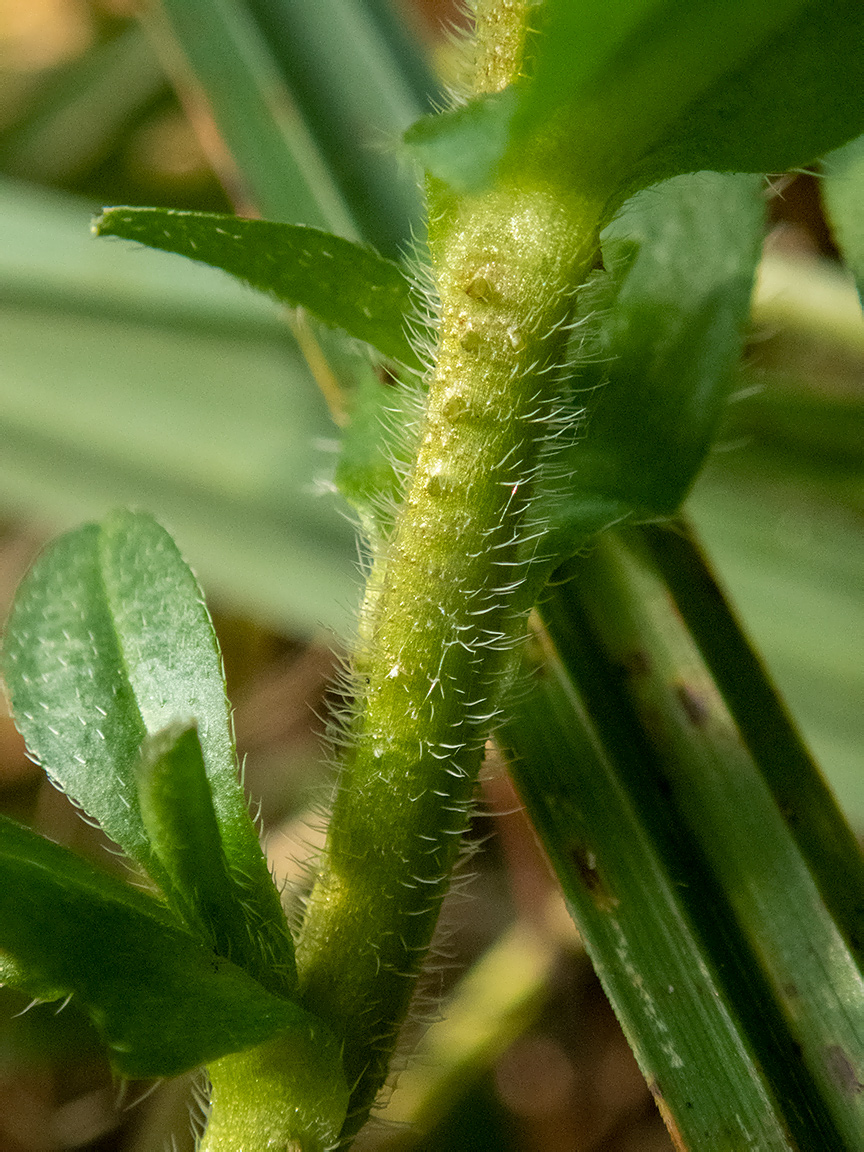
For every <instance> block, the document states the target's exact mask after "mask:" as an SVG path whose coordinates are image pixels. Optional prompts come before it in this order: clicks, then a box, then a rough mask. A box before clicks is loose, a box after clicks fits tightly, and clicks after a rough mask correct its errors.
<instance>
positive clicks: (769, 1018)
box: [500, 588, 838, 1152]
mask: <svg viewBox="0 0 864 1152" xmlns="http://www.w3.org/2000/svg"><path fill="white" fill-rule="evenodd" d="M566 595H567V589H566V588H564V589H560V588H559V589H555V590H553V591H552V593H551V599H550V600H549V601H547V603H546V604H545V605H544V611H546V612H547V613H548V615H549V617H550V619H551V620H552V623H553V624H554V639H553V638H552V636H550V634H549V633H547V632H545V631H543V630H542V629H541V630H539V631H538V633H537V636H536V639H537V640H538V641H539V648H538V649H537V650H536V651H534V652H533V653H532V655H531V661H530V663H531V664H533V665H535V666H536V673H535V675H534V677H533V679H532V683H531V688H530V691H528V692H523V693H520V695H519V699H518V700H517V701H516V704H515V707H514V710H513V717H512V720H511V722H509V723H508V724H507V725H506V727H505V729H504V730H503V733H501V734H500V735H501V736H502V737H503V739H504V741H505V744H506V746H507V748H508V749H509V752H510V756H511V772H512V774H513V777H514V780H515V783H516V786H517V788H518V790H519V793H520V795H521V797H522V799H523V801H524V803H525V806H526V809H527V811H528V814H529V816H530V818H531V821H532V823H533V824H534V827H535V828H536V830H537V833H538V835H539V837H540V839H541V841H542V843H543V844H544V846H545V848H546V850H547V852H548V853H549V856H550V859H551V860H552V863H553V866H554V867H555V870H556V872H557V873H558V877H559V879H560V881H561V883H562V886H563V888H564V894H565V896H566V898H567V902H568V905H569V907H570V910H571V913H572V915H573V917H574V920H575V921H576V925H577V927H578V928H579V931H580V933H581V935H582V937H583V939H584V941H585V945H586V948H587V950H588V952H589V955H590V956H591V959H592V961H593V963H594V966H595V968H596V970H597V973H598V975H599V977H600V979H601V981H602V982H603V986H604V988H605V990H606V993H607V995H608V996H609V999H610V1001H611V1003H612V1005H613V1006H614V1008H615V1012H616V1014H617V1016H618V1018H619V1020H620V1021H621V1024H622V1026H623V1028H624V1031H625V1033H626V1035H627V1038H628V1040H629V1042H630V1044H631V1046H632V1048H633V1050H634V1053H635V1054H636V1058H637V1060H638V1062H639V1065H640V1067H641V1069H642V1072H643V1074H644V1076H645V1078H646V1080H647V1082H648V1085H649V1087H650V1089H651V1091H652V1093H653V1095H654V1097H655V1099H656V1100H657V1103H658V1105H659V1107H660V1109H661V1112H662V1113H663V1117H664V1120H665V1121H666V1123H667V1126H668V1127H669V1130H670V1133H671V1134H672V1137H673V1139H674V1141H675V1143H676V1147H680V1148H682V1149H684V1148H693V1149H694V1150H695V1149H700V1148H702V1147H706V1146H710V1147H711V1149H712V1152H740V1149H741V1148H744V1147H753V1148H759V1149H760V1150H761V1149H765V1150H777V1152H780V1150H785V1152H792V1150H797V1152H803V1149H805V1148H806V1149H810V1148H829V1147H830V1148H835V1147H838V1145H837V1143H836V1132H835V1130H834V1129H833V1126H832V1125H831V1122H830V1120H828V1119H827V1118H826V1117H825V1116H824V1115H823V1114H821V1110H820V1108H819V1101H818V1098H815V1093H814V1092H813V1090H812V1086H811V1085H810V1084H809V1082H808V1078H807V1077H806V1075H803V1076H802V1075H801V1074H800V1068H799V1066H798V1063H797V1061H796V1060H795V1054H794V1046H793V1044H792V1042H791V1039H789V1038H788V1037H784V1032H783V1029H782V1026H781V1024H780V1021H779V1020H778V1019H777V1016H776V1013H775V1012H774V1011H773V1006H772V1005H771V1002H770V999H766V997H765V996H764V994H763V993H764V990H763V989H762V987H761V985H760V981H759V979H758V976H757V978H756V979H755V981H754V980H753V979H752V978H751V975H752V974H751V973H750V972H749V971H748V969H747V965H748V960H749V957H748V956H747V954H746V950H745V949H742V948H741V947H740V941H739V940H738V939H737V938H736V934H735V929H734V925H733V924H731V922H730V919H729V917H728V915H727V914H726V912H725V909H724V902H723V897H722V894H721V893H720V892H719V891H718V890H717V889H716V887H715V886H714V884H713V883H712V881H711V878H710V877H709V876H706V875H705V873H704V869H703V868H702V865H701V862H700V860H699V857H698V853H696V852H695V851H694V849H693V845H692V842H691V840H690V837H689V835H688V834H687V832H686V830H684V829H682V827H681V826H680V822H679V821H677V820H676V819H675V816H674V813H673V812H671V811H670V809H669V805H668V803H667V802H666V799H665V797H664V796H663V794H662V792H661V791H660V790H659V789H658V788H657V787H656V786H655V785H654V783H653V781H652V780H651V773H650V754H647V753H646V749H645V748H644V745H643V742H642V741H641V739H640V735H639V733H638V730H637V729H635V728H634V725H633V721H632V717H631V716H630V715H629V713H628V711H627V709H626V707H623V706H621V705H619V702H618V701H617V700H616V699H615V698H614V695H613V694H612V693H610V692H609V691H607V685H606V684H605V683H604V682H603V678H602V677H600V678H599V683H598V677H597V676H596V675H595V670H594V668H593V667H592V665H591V663H590V660H589V659H587V658H586V657H585V655H584V643H583V637H582V636H581V635H580V633H579V630H578V621H574V619H573V617H572V613H570V612H568V611H567V609H566V607H564V608H561V604H562V600H563V598H564V597H565V596H566ZM565 657H566V660H567V663H566V664H565V662H564V660H565ZM573 660H579V661H580V662H581V663H582V664H583V665H584V667H583V669H582V670H583V672H584V673H585V675H584V676H581V677H576V676H574V669H573V665H572V661H573ZM576 679H582V680H586V679H587V680H588V681H589V682H590V683H593V684H594V685H595V686H596V689H597V695H598V697H599V699H600V700H601V701H602V706H603V708H605V710H606V712H607V715H606V716H605V717H601V724H600V727H599V730H598V729H597V728H596V727H595V724H594V720H593V719H589V717H588V713H587V712H586V711H585V708H584V707H583V704H582V702H581V700H580V698H579V696H578V694H577V690H576V687H575V684H574V680H576ZM594 703H595V701H594V700H592V701H591V704H592V705H594ZM610 734H611V739H608V737H609V735H610ZM601 740H602V742H601ZM814 1098H815V1110H814V1108H813V1107H811V1103H812V1102H813V1101H814Z"/></svg>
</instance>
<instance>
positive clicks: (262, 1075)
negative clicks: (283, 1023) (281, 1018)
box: [199, 1021, 348, 1152]
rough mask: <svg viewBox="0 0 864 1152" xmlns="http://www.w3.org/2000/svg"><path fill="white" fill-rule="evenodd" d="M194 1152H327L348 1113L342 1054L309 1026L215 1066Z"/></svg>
mask: <svg viewBox="0 0 864 1152" xmlns="http://www.w3.org/2000/svg"><path fill="white" fill-rule="evenodd" d="M207 1073H208V1075H209V1077H210V1083H211V1085H212V1091H211V1097H210V1099H211V1108H210V1117H209V1119H208V1121H207V1130H206V1132H205V1134H204V1138H203V1140H202V1142H201V1147H200V1149H199V1152H325V1149H327V1148H332V1147H333V1146H334V1144H335V1143H336V1142H337V1140H338V1137H339V1131H340V1129H341V1127H342V1123H343V1120H344V1118H345V1113H346V1110H347V1107H348V1086H347V1084H346V1083H345V1078H344V1076H343V1075H342V1063H341V1054H340V1050H339V1047H338V1045H337V1044H336V1043H335V1042H334V1040H333V1037H332V1035H330V1034H329V1032H328V1031H327V1029H325V1028H324V1027H323V1026H322V1025H320V1024H317V1023H316V1022H314V1021H309V1023H308V1025H307V1026H306V1027H302V1026H299V1027H298V1028H297V1029H296V1030H292V1032H291V1033H285V1034H283V1035H280V1036H276V1037H275V1038H274V1039H273V1040H270V1041H268V1042H267V1043H266V1044H262V1045H260V1046H259V1047H258V1048H253V1049H251V1050H250V1051H248V1052H236V1053H233V1054H232V1055H230V1056H224V1057H223V1058H222V1059H221V1060H214V1061H213V1063H212V1064H210V1065H209V1066H208V1068H207Z"/></svg>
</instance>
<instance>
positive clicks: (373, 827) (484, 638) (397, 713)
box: [298, 187, 599, 1122]
mask: <svg viewBox="0 0 864 1152" xmlns="http://www.w3.org/2000/svg"><path fill="white" fill-rule="evenodd" d="M437 207H438V211H437V213H436V215H435V217H434V218H433V219H432V220H431V221H430V236H431V246H432V251H433V259H434V263H435V268H436V273H437V282H438V290H439V295H440V299H441V324H440V344H439V351H438V357H437V365H436V369H435V373H434V376H433V379H432V382H431V387H430V393H429V401H428V407H427V411H426V414H425V417H424V421H423V426H422V429H421V434H420V439H419V449H418V455H417V458H416V461H415V464H414V467H413V470H412V473H411V475H410V478H409V481H408V488H407V496H406V499H405V502H404V505H403V507H402V509H401V511H400V514H399V517H398V519H397V523H396V528H395V531H394V534H393V538H392V540H391V542H390V544H389V545H388V552H387V555H386V565H385V566H383V568H382V566H381V565H380V564H379V565H378V567H377V569H376V578H375V580H374V583H373V586H372V587H371V588H370V590H369V595H368V600H367V605H366V607H365V609H364V620H363V640H362V641H361V646H360V649H359V651H358V652H357V653H356V657H355V666H354V670H355V678H356V681H357V686H358V689H359V693H360V697H361V704H362V708H361V711H360V713H359V715H358V717H357V719H356V721H355V723H354V725H353V726H352V729H351V731H350V733H349V734H348V744H349V747H348V751H347V754H346V757H345V763H344V766H343V769H342V777H341V780H340V787H339V793H338V796H337V799H336V802H335V807H334V811H333V815H332V819H331V824H330V829H329V833H328V841H327V847H326V851H325V855H324V859H323V861H322V867H321V872H320V875H319V877H318V879H317V882H316V884H315V887H314V889H313V891H312V894H311V897H310V900H309V905H308V910H307V916H306V921H305V924H304V927H303V932H302V936H301V939H300V943H299V951H298V968H299V972H300V981H301V990H302V993H303V997H304V1003H305V1005H306V1007H307V1008H308V1009H310V1010H311V1011H312V1012H314V1013H315V1014H316V1015H319V1016H321V1017H322V1018H323V1019H324V1020H326V1021H327V1022H328V1023H329V1024H330V1026H331V1027H332V1028H333V1029H334V1031H335V1032H336V1033H337V1035H339V1036H340V1037H341V1038H342V1040H343V1042H344V1060H345V1068H346V1074H347V1077H348V1080H349V1082H351V1083H354V1084H356V1088H355V1093H354V1097H353V1101H352V1108H353V1112H354V1115H355V1122H360V1121H361V1120H362V1118H363V1116H365V1113H366V1112H367V1111H368V1108H369V1106H370V1104H371V1103H372V1101H373V1099H374V1096H375V1094H376V1092H377V1091H378V1089H379V1087H380V1086H381V1083H382V1080H383V1078H384V1076H385V1075H386V1067H387V1062H388V1059H389V1055H390V1052H391V1050H392V1045H393V1042H394V1039H395V1033H396V1031H397V1029H398V1027H399V1024H400V1022H401V1020H402V1018H403V1017H404V1014H405V1011H406V1009H407V1005H408V999H409V997H410V994H411V988H412V984H413V979H414V977H415V975H416V973H417V971H418V968H419V966H420V964H421V962H422V960H423V957H424V955H425V953H426V950H427V948H428V944H429V940H430V937H431V934H432V930H433V928H434V925H435V921H436V918H437V915H438V910H439V906H440V902H441V899H442V897H443V895H444V892H445V890H446V886H447V882H448V877H449V873H450V870H451V868H452V866H453V863H454V861H455V858H456V854H457V851H458V846H459V840H460V837H461V834H462V832H463V831H464V829H465V825H466V815H467V809H468V806H469V804H470V800H471V797H472V793H473V789H474V784H475V780H476V775H477V770H478V768H479V764H480V760H481V755H482V747H483V743H484V739H485V736H486V734H487V732H488V730H489V727H490V725H491V723H492V721H493V718H494V716H495V714H496V711H497V709H498V707H499V704H500V701H501V697H502V693H503V691H504V690H505V688H506V684H507V682H508V679H509V672H510V669H511V666H512V664H513V655H512V654H513V647H514V643H515V641H516V639H517V638H518V636H519V634H520V632H521V630H522V627H523V620H524V616H525V613H526V612H527V609H528V607H530V604H528V603H527V598H526V596H525V595H524V594H523V595H521V596H520V589H524V576H525V569H526V566H527V563H528V560H527V559H526V557H527V555H528V554H530V541H529V539H528V538H529V537H530V536H532V535H533V534H535V531H537V526H536V525H535V526H534V528H532V526H531V524H530V520H529V516H528V508H529V503H530V494H531V486H532V485H531V481H532V474H533V470H534V468H535V465H536V463H537V460H538V452H539V448H540V445H541V444H542V443H543V440H544V435H545V431H546V429H545V427H544V418H545V417H547V416H548V415H549V407H550V405H552V404H553V402H554V397H553V396H551V395H549V393H550V392H552V391H554V389H553V388H552V387H551V386H550V385H549V383H548V381H549V380H550V379H554V371H550V372H549V374H548V375H544V374H543V370H544V369H552V368H553V367H554V364H555V362H556V359H557V357H558V356H559V355H560V352H561V345H562V341H563V337H562V334H561V328H562V325H563V324H564V322H565V321H566V319H567V315H568V312H569V310H570V308H571V306H572V301H573V294H574V288H575V286H576V285H578V283H579V281H580V280H581V278H582V276H583V275H584V272H585V269H586V267H587V266H588V265H589V264H590V261H591V260H592V259H593V256H594V254H595V251H596V247H597V236H596V221H597V219H598V217H599V209H598V208H597V206H596V205H594V204H591V203H586V202H581V201H578V200H575V199H573V198H569V197H566V196H564V195H556V194H555V193H554V191H549V190H541V189H538V188H526V187H514V188H507V189H497V190H495V191H493V192H488V193H484V194H483V195H481V196H476V197H473V198H470V199H465V200H462V201H460V202H455V201H453V200H448V199H446V197H443V198H442V202H441V203H439V204H438V206H437Z"/></svg>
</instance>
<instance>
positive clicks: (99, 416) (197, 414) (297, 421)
mask: <svg viewBox="0 0 864 1152" xmlns="http://www.w3.org/2000/svg"><path fill="white" fill-rule="evenodd" d="M92 212H93V206H92V204H89V203H88V202H86V201H84V200H77V199H73V198H72V197H66V196H61V195H59V194H57V193H49V192H47V191H46V190H44V189H42V190H38V189H34V188H30V187H25V186H23V185H16V184H12V183H11V182H5V183H4V182H2V181H0V319H2V331H3V365H4V370H3V373H2V374H0V421H2V429H3V452H2V454H0V495H2V499H3V501H4V505H5V507H6V508H7V510H8V511H9V514H10V515H12V514H13V513H14V515H16V516H19V517H21V518H22V519H28V518H29V519H31V520H35V521H36V522H38V523H39V524H41V525H43V526H44V527H45V530H46V534H47V531H48V530H51V531H53V532H61V531H65V530H67V529H69V528H71V527H73V526H74V525H77V524H80V523H82V522H83V521H85V520H96V519H101V518H102V517H103V516H105V515H107V513H108V512H109V511H110V510H111V509H112V508H114V507H116V506H117V504H127V505H130V506H132V507H139V508H142V507H143V508H148V509H150V510H151V511H153V512H154V513H155V514H156V515H157V516H158V518H159V519H160V520H161V521H163V522H165V523H169V524H170V525H171V527H172V530H173V531H174V532H175V533H176V534H177V537H178V539H179V540H180V541H181V542H182V547H183V550H184V551H185V552H186V554H188V555H194V556H195V558H196V563H197V567H198V571H199V573H200V574H201V577H202V580H203V581H205V582H206V584H207V587H208V591H210V592H212V593H213V594H214V595H218V596H220V597H222V598H225V599H227V600H230V602H231V603H232V604H233V605H235V606H236V608H237V609H238V610H240V611H242V612H247V613H251V614H253V615H254V616H255V617H256V618H258V619H261V620H264V621H267V622H268V623H269V624H271V625H273V626H275V627H277V628H279V629H285V630H288V631H290V632H291V634H293V635H298V636H313V635H316V634H320V632H321V631H325V630H326V631H329V632H331V633H332V632H336V633H338V634H339V635H348V634H349V633H350V630H351V628H352V627H353V618H354V613H353V605H354V603H355V601H356V598H357V590H358V579H357V576H356V571H355V563H356V547H355V542H354V533H353V531H352V529H351V527H350V525H349V524H348V522H347V520H346V518H345V516H344V515H342V514H341V510H340V506H339V504H338V501H337V499H335V498H334V497H333V495H332V472H333V468H334V464H335V458H336V448H337V445H336V443H335V440H334V439H333V436H334V428H333V425H332V423H331V421H330V419H329V417H328V415H327V411H326V409H325V406H324V403H323V402H322V400H321V398H320V396H319V395H318V391H317V389H316V388H315V383H314V380H313V379H312V376H311V375H310V372H309V370H308V368H307V367H306V365H305V364H304V363H303V361H302V359H301V357H300V354H299V352H298V350H297V346H296V344H295V342H294V341H293V340H292V338H291V335H290V332H289V330H288V328H287V326H286V323H285V317H284V311H283V310H282V309H280V308H279V306H278V305H276V304H274V303H273V302H272V301H271V300H269V299H267V298H266V297H265V296H263V295H261V294H259V293H254V292H250V291H249V290H248V289H247V288H246V287H244V286H243V285H241V284H239V283H237V282H236V281H235V280H233V279H232V278H231V277H228V276H225V275H224V274H223V273H221V272H218V271H216V270H215V269H212V268H209V267H207V266H206V265H204V264H193V263H192V262H191V261H188V260H178V259H177V258H176V257H175V256H173V255H169V254H166V253H163V252H156V251H148V250H147V249H143V248H140V247H139V246H134V248H133V246H132V245H126V244H98V243H95V242H94V241H93V238H92V236H91V235H90V234H89V230H88V227H87V223H88V221H89V220H90V218H91V216H92ZM339 339H340V340H341V341H342V342H343V343H344V338H343V337H342V336H341V334H340V336H339ZM154 365H158V371H154ZM238 382H242V387H240V386H239V385H238Z"/></svg>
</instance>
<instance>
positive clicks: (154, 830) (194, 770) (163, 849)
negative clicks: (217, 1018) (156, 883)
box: [138, 720, 255, 968]
mask: <svg viewBox="0 0 864 1152" xmlns="http://www.w3.org/2000/svg"><path fill="white" fill-rule="evenodd" d="M138 795H139V799H140V802H141V815H142V817H143V820H144V827H145V829H146V831H147V834H148V836H149V837H150V844H151V847H152V849H153V851H154V853H155V854H156V856H157V857H158V859H159V863H160V864H161V865H162V866H163V867H164V869H165V871H166V873H167V875H168V880H169V888H168V890H167V891H166V895H167V896H168V898H169V900H170V901H171V903H172V905H173V907H174V909H175V911H176V912H177V913H178V914H179V915H180V917H181V919H182V920H183V921H184V922H185V923H186V924H187V925H188V926H189V927H190V928H191V929H192V930H193V931H194V932H196V933H197V934H198V935H200V936H202V937H204V938H205V939H208V940H212V942H213V945H214V948H215V950H216V951H217V952H218V953H219V955H220V956H230V957H231V959H232V960H233V961H234V963H235V964H239V965H241V967H244V968H248V967H254V965H255V957H254V942H253V940H252V939H251V937H250V934H249V925H248V923H247V921H246V915H245V912H244V909H243V897H244V892H243V889H242V888H241V887H240V886H239V885H238V884H237V883H236V882H235V881H234V879H233V878H232V876H231V874H230V872H229V870H228V864H227V862H226V860H225V853H224V851H223V848H222V840H221V838H220V836H219V825H218V823H217V820H216V814H215V812H214V811H213V797H212V795H211V793H210V786H209V783H208V780H207V772H206V769H205V767H204V757H203V755H202V752H201V742H200V740H199V739H198V730H197V727H196V725H195V724H194V722H190V721H182V720H181V721H176V722H175V723H173V724H169V725H168V726H167V728H163V729H162V731H161V732H157V733H156V734H155V735H154V736H149V737H148V738H147V739H146V740H145V741H144V746H143V748H142V750H141V763H140V764H139V767H138Z"/></svg>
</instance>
